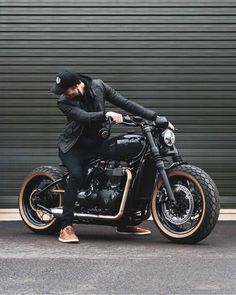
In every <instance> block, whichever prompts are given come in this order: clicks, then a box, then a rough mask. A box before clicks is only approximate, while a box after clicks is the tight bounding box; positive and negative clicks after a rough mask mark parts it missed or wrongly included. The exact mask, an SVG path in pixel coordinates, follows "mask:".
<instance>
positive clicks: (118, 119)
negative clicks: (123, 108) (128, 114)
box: [106, 112, 123, 124]
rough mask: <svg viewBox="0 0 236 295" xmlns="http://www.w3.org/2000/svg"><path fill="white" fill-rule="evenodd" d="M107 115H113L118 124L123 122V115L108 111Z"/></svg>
mask: <svg viewBox="0 0 236 295" xmlns="http://www.w3.org/2000/svg"><path fill="white" fill-rule="evenodd" d="M106 117H111V118H112V119H113V121H114V122H115V123H116V124H119V123H122V122H123V115H121V114H119V113H115V112H107V113H106Z"/></svg>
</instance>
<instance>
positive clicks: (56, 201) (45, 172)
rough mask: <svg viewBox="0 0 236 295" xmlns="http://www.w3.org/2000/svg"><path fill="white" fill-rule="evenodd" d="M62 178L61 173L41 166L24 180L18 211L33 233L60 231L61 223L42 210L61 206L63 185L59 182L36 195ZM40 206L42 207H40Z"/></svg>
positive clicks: (54, 168) (53, 168) (50, 167)
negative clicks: (40, 193)
mask: <svg viewBox="0 0 236 295" xmlns="http://www.w3.org/2000/svg"><path fill="white" fill-rule="evenodd" d="M61 177H62V173H61V171H60V170H59V169H58V168H56V167H52V166H41V167H38V168H36V169H35V170H33V171H32V172H31V173H30V174H29V175H28V176H27V177H26V179H25V181H24V183H23V185H22V187H21V190H20V196H19V211H20V215H21V217H22V219H23V221H24V223H25V224H26V225H27V226H28V227H29V228H30V229H31V230H32V231H34V232H36V233H39V234H51V233H56V232H57V231H59V230H60V227H61V222H60V220H58V219H57V218H55V217H54V216H53V215H52V214H50V213H48V212H47V211H46V210H43V209H42V207H45V208H47V209H50V208H54V207H61V206H62V192H63V184H62V183H61V182H60V183H58V184H56V185H55V186H53V187H51V188H50V189H48V190H46V191H45V192H44V193H43V194H42V195H40V196H38V195H37V193H38V192H40V191H42V190H43V189H44V188H45V187H47V186H48V185H50V184H51V183H53V182H54V181H55V180H57V179H59V178H61ZM40 206H42V207H40Z"/></svg>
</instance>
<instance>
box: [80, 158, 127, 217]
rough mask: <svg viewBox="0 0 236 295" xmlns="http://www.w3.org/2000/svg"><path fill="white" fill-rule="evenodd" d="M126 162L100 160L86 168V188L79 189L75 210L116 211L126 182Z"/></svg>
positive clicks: (92, 212) (86, 211) (109, 212)
mask: <svg viewBox="0 0 236 295" xmlns="http://www.w3.org/2000/svg"><path fill="white" fill-rule="evenodd" d="M126 168H127V163H126V162H117V161H100V162H98V163H96V164H95V165H93V166H92V167H90V168H89V169H88V175H87V179H86V186H87V189H83V190H79V191H78V194H77V201H76V211H77V212H84V213H91V214H115V213H117V212H118V210H119V207H120V203H121V199H122V196H123V191H124V186H125V182H126V173H125V170H126Z"/></svg>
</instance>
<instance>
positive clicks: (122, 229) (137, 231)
mask: <svg viewBox="0 0 236 295" xmlns="http://www.w3.org/2000/svg"><path fill="white" fill-rule="evenodd" d="M116 232H117V233H118V234H120V235H134V236H145V235H150V234H151V231H150V230H149V229H146V228H143V227H139V226H135V225H125V226H119V227H117V230H116Z"/></svg>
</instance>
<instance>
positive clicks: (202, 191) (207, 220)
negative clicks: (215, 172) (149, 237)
mask: <svg viewBox="0 0 236 295" xmlns="http://www.w3.org/2000/svg"><path fill="white" fill-rule="evenodd" d="M168 179H169V181H170V184H171V187H172V190H173V192H174V195H175V198H176V204H172V203H171V202H170V201H169V199H168V197H167V193H166V189H165V187H164V185H163V182H162V180H161V179H160V180H159V181H158V183H157V184H156V187H155V190H154V193H153V197H152V214H153V219H154V221H155V223H156V225H157V227H158V228H159V230H160V231H161V233H162V234H163V235H164V236H165V237H167V238H168V239H169V240H171V241H174V242H176V243H197V242H199V241H201V240H203V239H204V238H206V237H207V236H208V235H209V234H210V232H211V231H212V230H213V228H214V226H215V224H216V222H217V220H218V216H219V209H220V203H219V193H218V190H217V188H216V185H215V184H214V182H213V180H212V179H211V178H210V176H209V175H208V174H207V173H206V172H204V171H203V170H201V169H200V168H198V167H194V166H191V165H182V166H177V167H175V168H173V169H172V170H170V171H169V172H168Z"/></svg>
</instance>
